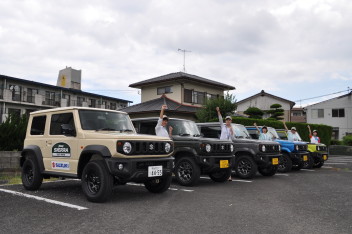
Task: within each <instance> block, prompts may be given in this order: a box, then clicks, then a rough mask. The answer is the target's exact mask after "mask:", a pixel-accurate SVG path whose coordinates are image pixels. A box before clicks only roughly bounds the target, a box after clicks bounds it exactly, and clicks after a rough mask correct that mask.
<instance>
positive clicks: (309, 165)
mask: <svg viewBox="0 0 352 234" xmlns="http://www.w3.org/2000/svg"><path fill="white" fill-rule="evenodd" d="M313 165H314V158H313V156H312V155H311V154H309V155H308V160H307V161H304V162H303V168H304V169H311V168H313Z"/></svg>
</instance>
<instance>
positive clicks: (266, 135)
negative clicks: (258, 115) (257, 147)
mask: <svg viewBox="0 0 352 234" xmlns="http://www.w3.org/2000/svg"><path fill="white" fill-rule="evenodd" d="M253 125H254V127H255V128H256V129H257V131H258V133H259V140H265V141H271V140H272V137H271V135H270V134H269V133H268V128H267V127H266V126H265V125H264V126H263V127H262V131H260V129H259V127H258V126H257V123H254V124H253Z"/></svg>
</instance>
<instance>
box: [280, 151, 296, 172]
mask: <svg viewBox="0 0 352 234" xmlns="http://www.w3.org/2000/svg"><path fill="white" fill-rule="evenodd" d="M291 169H292V160H291V158H290V156H289V155H288V154H287V153H282V157H281V161H280V164H279V167H278V169H277V171H278V172H282V173H284V172H289V171H291Z"/></svg>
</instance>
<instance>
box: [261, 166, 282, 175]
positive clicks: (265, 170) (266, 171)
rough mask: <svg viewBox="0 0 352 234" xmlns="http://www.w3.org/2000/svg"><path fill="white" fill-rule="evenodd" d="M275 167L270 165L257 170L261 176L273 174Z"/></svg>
mask: <svg viewBox="0 0 352 234" xmlns="http://www.w3.org/2000/svg"><path fill="white" fill-rule="evenodd" d="M277 168H278V167H277V166H273V165H271V166H269V167H265V168H258V171H259V173H260V174H261V175H262V176H273V175H275V174H276V172H277Z"/></svg>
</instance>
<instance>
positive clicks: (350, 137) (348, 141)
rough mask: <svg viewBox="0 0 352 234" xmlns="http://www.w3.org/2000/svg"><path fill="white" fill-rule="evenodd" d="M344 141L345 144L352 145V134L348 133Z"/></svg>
mask: <svg viewBox="0 0 352 234" xmlns="http://www.w3.org/2000/svg"><path fill="white" fill-rule="evenodd" d="M342 142H343V144H344V145H349V146H352V135H347V136H344V137H343V138H342Z"/></svg>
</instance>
